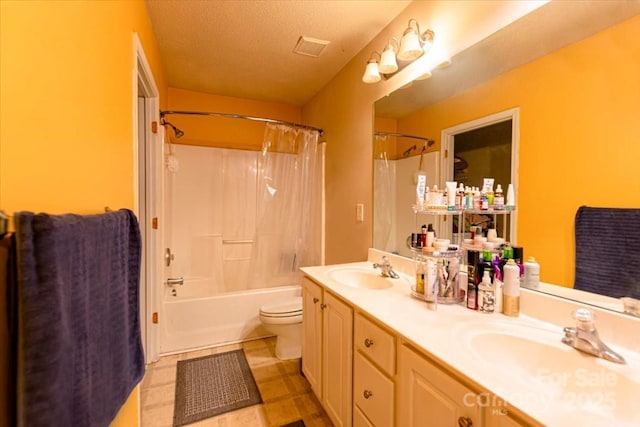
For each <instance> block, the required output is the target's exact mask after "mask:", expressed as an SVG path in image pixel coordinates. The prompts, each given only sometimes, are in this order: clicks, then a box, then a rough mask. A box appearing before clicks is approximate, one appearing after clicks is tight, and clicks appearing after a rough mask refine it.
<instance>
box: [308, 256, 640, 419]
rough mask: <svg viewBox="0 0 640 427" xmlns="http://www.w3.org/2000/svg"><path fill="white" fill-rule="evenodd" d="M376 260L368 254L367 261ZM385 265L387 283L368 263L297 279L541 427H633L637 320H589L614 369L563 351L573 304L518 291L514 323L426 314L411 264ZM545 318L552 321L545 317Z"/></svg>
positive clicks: (465, 313) (638, 381)
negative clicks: (414, 291) (389, 273)
mask: <svg viewBox="0 0 640 427" xmlns="http://www.w3.org/2000/svg"><path fill="white" fill-rule="evenodd" d="M378 255H379V254H378V253H374V254H373V255H372V254H370V260H371V259H372V258H373V256H378ZM373 259H375V258H373ZM391 262H392V264H394V267H396V269H395V271H396V272H397V273H398V276H399V277H398V278H396V279H393V278H390V277H384V276H382V275H381V273H380V270H378V269H374V267H373V263H372V262H371V261H369V262H360V263H350V264H341V265H334V266H326V267H307V268H305V269H303V270H304V271H305V274H306V275H307V276H308V277H310V278H311V279H313V280H314V281H315V282H317V283H321V284H322V285H323V286H324V288H325V289H326V290H328V291H330V292H332V293H334V294H335V295H337V296H338V297H340V298H341V299H343V300H344V301H346V302H347V303H348V304H350V305H351V306H353V307H355V308H356V309H357V310H359V311H361V312H363V313H365V314H366V315H368V316H370V317H371V318H373V319H375V320H376V321H377V322H380V323H381V324H382V325H384V326H385V327H386V328H389V329H390V330H392V331H394V332H395V333H396V334H398V336H401V337H403V339H406V341H407V342H409V343H410V344H411V345H413V346H415V348H418V349H419V350H420V351H421V352H423V353H424V354H425V355H426V356H428V357H429V358H432V359H433V360H436V361H437V362H438V363H439V364H440V365H441V366H444V367H446V368H447V369H448V370H450V371H451V372H452V373H453V375H455V376H456V377H459V378H464V379H465V381H468V382H469V383H471V384H475V385H477V389H478V390H480V391H483V390H486V391H489V392H490V395H491V396H497V397H499V398H500V399H501V401H504V402H506V404H507V405H509V406H510V407H512V408H517V410H518V411H521V413H523V414H525V415H526V417H528V418H529V419H531V420H535V421H537V422H539V423H541V424H543V425H593V426H596V425H609V426H617V425H620V426H638V425H640V406H639V405H640V400H639V399H640V343H639V342H638V332H639V331H640V322H638V320H637V319H633V318H631V317H628V316H627V317H628V318H626V317H625V316H617V315H615V314H613V313H598V318H597V319H596V327H597V328H598V329H599V330H600V337H601V338H602V341H604V342H605V343H606V344H607V345H609V346H610V347H611V348H612V349H614V350H615V351H616V352H618V353H619V354H620V355H622V356H623V357H624V359H625V360H626V364H618V363H614V362H611V361H608V360H605V359H602V358H598V357H595V356H593V355H590V354H587V353H584V352H581V351H579V350H577V349H575V348H573V347H571V346H569V345H566V344H564V343H563V342H562V338H563V336H564V332H563V328H564V327H566V326H571V327H573V326H575V320H574V319H573V318H572V317H571V312H572V311H573V310H575V309H576V308H578V307H580V306H579V305H578V304H577V303H572V302H570V301H559V300H558V299H554V298H553V297H551V296H549V295H544V294H540V293H537V292H531V291H529V290H525V289H523V290H522V295H521V298H522V311H521V314H520V316H519V317H517V318H512V317H507V316H504V315H502V314H498V313H495V314H483V313H479V312H476V311H472V310H468V309H466V308H465V307H464V306H463V305H462V304H456V305H443V304H438V306H437V308H436V309H435V310H434V309H433V307H432V308H431V309H428V308H427V304H426V303H425V302H424V301H420V300H418V299H416V298H412V297H411V286H412V285H413V284H414V283H415V279H414V278H413V277H412V274H411V273H412V271H413V265H412V264H411V262H410V260H400V259H396V260H393V259H392V261H391ZM396 263H397V264H398V265H397V266H396ZM563 310H564V312H565V315H564V318H562V311H563ZM552 311H555V312H556V315H555V316H554V315H552V314H548V315H545V313H548V312H552ZM600 322H602V328H601V323H600ZM607 322H611V324H610V325H607ZM612 330H615V331H617V332H616V333H615V334H613V333H611V332H609V331H612ZM629 334H631V335H632V336H635V338H631V339H630V338H629V336H628V335H629ZM614 335H615V336H614ZM634 342H635V343H636V344H633V343H634ZM481 394H482V393H481ZM487 398H488V395H487ZM487 405H488V407H490V406H491V402H489V403H487ZM502 405H504V403H503V404H502Z"/></svg>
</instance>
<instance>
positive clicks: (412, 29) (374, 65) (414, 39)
mask: <svg viewBox="0 0 640 427" xmlns="http://www.w3.org/2000/svg"><path fill="white" fill-rule="evenodd" d="M434 37H435V33H434V32H433V31H432V30H427V31H425V32H424V33H421V32H420V26H419V25H418V21H416V20H415V19H413V18H412V19H410V20H409V25H408V27H407V29H406V30H405V31H404V34H403V35H402V38H401V39H400V42H398V39H397V38H396V37H392V38H391V39H389V42H388V43H387V45H386V46H385V48H384V50H383V51H382V54H380V53H378V52H377V51H375V52H373V53H372V54H371V57H370V58H369V61H368V62H367V66H366V68H365V70H364V75H363V76H362V81H363V82H365V83H377V82H379V81H380V80H382V77H383V76H384V77H385V78H387V77H388V76H389V75H390V74H393V73H395V72H396V71H398V69H399V68H400V67H399V66H398V62H397V61H405V62H406V61H413V60H415V59H417V58H419V57H421V56H422V55H423V54H425V53H426V52H428V51H429V49H430V48H431V45H433V39H434ZM374 54H375V55H378V57H379V58H380V59H379V60H376V59H375V58H374ZM429 77H431V73H430V72H428V73H425V74H423V75H422V76H420V77H419V79H425V78H429Z"/></svg>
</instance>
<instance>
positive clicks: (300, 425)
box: [282, 420, 304, 427]
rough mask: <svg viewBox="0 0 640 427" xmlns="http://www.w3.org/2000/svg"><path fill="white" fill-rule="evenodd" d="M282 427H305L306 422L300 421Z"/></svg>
mask: <svg viewBox="0 0 640 427" xmlns="http://www.w3.org/2000/svg"><path fill="white" fill-rule="evenodd" d="M282 427H304V421H302V420H298V421H294V422H292V423H289V424H285V425H283V426H282Z"/></svg>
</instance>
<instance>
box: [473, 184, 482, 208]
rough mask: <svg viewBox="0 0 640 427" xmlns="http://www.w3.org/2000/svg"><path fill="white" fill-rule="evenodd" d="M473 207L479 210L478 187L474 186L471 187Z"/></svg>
mask: <svg viewBox="0 0 640 427" xmlns="http://www.w3.org/2000/svg"><path fill="white" fill-rule="evenodd" d="M473 209H475V210H477V211H479V210H480V190H479V189H478V187H474V189H473Z"/></svg>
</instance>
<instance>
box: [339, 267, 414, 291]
mask: <svg viewBox="0 0 640 427" xmlns="http://www.w3.org/2000/svg"><path fill="white" fill-rule="evenodd" d="M399 275H400V278H399V279H392V278H390V277H384V276H382V275H381V274H380V271H379V270H376V269H374V268H373V266H371V268H365V267H338V268H334V269H331V270H329V271H327V276H329V278H330V279H332V280H334V281H335V282H338V283H340V284H342V285H345V286H349V287H351V288H361V289H388V288H390V287H392V286H393V285H394V284H396V283H400V282H402V283H405V284H409V280H408V279H407V278H406V277H405V276H404V275H402V274H399Z"/></svg>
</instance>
